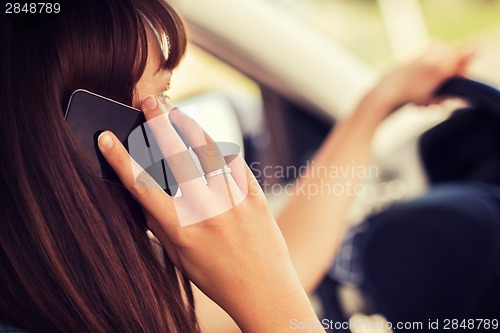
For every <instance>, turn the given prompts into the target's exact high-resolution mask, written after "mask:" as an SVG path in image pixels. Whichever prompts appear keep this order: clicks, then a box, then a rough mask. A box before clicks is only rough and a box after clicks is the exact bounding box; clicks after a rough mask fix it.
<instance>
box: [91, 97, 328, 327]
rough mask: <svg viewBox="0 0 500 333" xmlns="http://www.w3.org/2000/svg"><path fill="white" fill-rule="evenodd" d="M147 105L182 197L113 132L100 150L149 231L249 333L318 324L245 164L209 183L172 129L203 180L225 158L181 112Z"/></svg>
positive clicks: (239, 161)
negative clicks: (139, 209)
mask: <svg viewBox="0 0 500 333" xmlns="http://www.w3.org/2000/svg"><path fill="white" fill-rule="evenodd" d="M142 105H143V111H144V114H145V117H146V119H147V121H148V124H149V127H150V128H151V130H152V132H153V134H154V137H155V139H156V141H157V142H158V145H159V148H160V150H161V152H162V155H163V156H164V157H165V161H166V162H167V163H168V164H169V167H170V169H171V170H172V173H173V175H174V177H175V178H176V181H177V183H179V187H180V189H181V192H182V195H181V196H180V197H176V198H172V197H170V196H168V195H167V194H166V193H165V192H164V191H163V189H162V188H161V187H160V186H159V185H158V184H156V182H155V181H154V180H153V179H152V178H151V177H149V176H148V175H147V174H145V173H144V172H142V169H141V168H140V166H139V165H138V164H137V163H136V162H135V161H134V160H133V159H132V158H131V157H130V155H129V154H128V153H127V151H126V150H125V148H124V147H123V145H122V144H121V143H120V142H119V140H118V139H117V138H116V137H115V136H114V135H113V134H111V133H110V132H104V133H103V134H101V136H100V137H99V147H100V149H101V151H102V153H103V155H104V157H105V158H106V160H107V161H108V163H109V164H110V165H111V167H112V168H113V169H114V170H115V171H116V173H117V174H118V176H119V177H120V179H121V180H122V182H123V184H124V185H125V187H126V188H127V189H128V190H129V191H130V192H131V193H132V194H133V195H134V196H135V198H136V199H137V200H138V201H139V202H140V203H141V204H142V206H143V207H144V209H145V211H146V215H147V216H148V221H149V222H148V223H149V227H150V229H151V230H152V232H153V233H154V234H155V235H156V236H157V237H158V239H159V240H160V241H161V243H162V245H163V246H164V248H165V249H166V251H167V253H168V255H169V257H170V258H171V260H172V261H173V262H174V263H175V264H176V265H177V266H178V267H179V268H180V269H181V270H182V271H183V272H184V273H185V274H186V275H187V276H188V277H189V278H190V279H191V280H192V281H193V282H194V283H195V284H196V285H197V286H198V287H199V288H200V289H201V290H202V291H203V292H204V293H206V294H207V295H208V296H209V297H210V298H212V299H213V300H214V301H215V302H217V303H218V304H219V305H220V306H221V307H222V308H224V309H225V310H226V311H227V312H228V313H229V314H230V315H231V316H232V317H233V318H234V319H235V321H236V322H237V323H238V325H239V326H240V328H241V329H242V330H243V331H245V332H254V331H255V332H270V331H272V332H281V331H289V329H290V321H291V320H294V319H296V320H299V321H314V320H317V318H316V316H315V314H314V312H313V310H312V308H311V305H310V303H309V301H308V298H307V295H306V293H305V292H304V290H303V288H302V286H301V285H300V282H299V280H298V278H297V275H296V273H295V271H294V268H293V266H292V264H291V261H290V258H289V255H288V250H287V247H286V244H285V241H284V239H283V236H282V235H281V232H280V230H279V228H278V226H277V224H276V222H275V220H274V217H273V216H272V214H271V212H270V210H269V208H268V206H267V203H266V200H265V197H264V195H263V193H262V191H261V189H260V186H259V184H258V182H257V181H256V179H255V178H254V176H253V175H252V173H251V172H250V170H249V168H248V167H247V165H246V163H245V162H244V160H243V158H242V157H241V156H240V155H237V156H235V157H234V158H233V159H232V160H231V161H230V162H229V163H228V167H229V168H231V171H230V172H227V173H220V174H217V173H215V175H214V176H211V177H208V178H207V181H208V182H205V180H204V178H203V176H202V175H201V174H198V175H196V172H197V169H196V166H195V164H194V162H193V159H192V157H191V156H190V155H189V153H188V150H187V148H186V146H185V144H184V142H183V141H182V140H181V139H180V137H179V135H178V134H177V133H176V131H175V130H174V128H173V126H172V123H174V124H175V125H176V127H177V129H178V130H179V132H180V134H182V135H183V136H184V138H185V139H186V140H187V141H188V142H189V145H190V146H192V147H197V148H194V149H193V150H194V152H195V153H196V154H197V155H198V158H199V160H200V162H201V166H202V168H203V169H204V170H203V171H204V173H205V174H208V173H210V172H212V171H214V170H218V169H221V168H222V170H224V169H223V167H224V166H223V165H224V164H225V163H224V162H222V163H221V161H224V157H223V156H222V154H221V152H220V151H219V149H218V148H217V145H216V144H215V143H214V142H213V140H211V139H210V137H208V135H206V133H205V132H204V131H203V130H202V129H201V128H200V127H199V125H198V124H197V123H196V122H195V121H194V120H193V119H191V118H190V117H188V116H187V115H185V114H183V113H182V112H180V110H178V109H173V110H172V111H170V113H169V112H168V110H167V108H166V107H165V106H164V105H163V104H161V103H158V101H157V99H156V98H154V97H153V96H150V97H148V98H146V99H145V101H144V102H143V104H142ZM221 159H222V160H221ZM226 170H227V169H226ZM213 174H214V173H212V175H213ZM137 175H140V176H139V177H137ZM193 175H195V176H193ZM319 331H322V330H319Z"/></svg>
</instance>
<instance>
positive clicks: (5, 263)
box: [0, 0, 317, 333]
mask: <svg viewBox="0 0 500 333" xmlns="http://www.w3.org/2000/svg"><path fill="white" fill-rule="evenodd" d="M61 8H62V10H61V14H60V15H55V16H54V17H50V15H48V16H47V17H45V18H44V19H43V20H42V19H40V17H37V19H38V22H36V21H35V22H33V17H31V18H30V17H27V16H23V15H22V14H20V15H18V16H8V15H5V14H4V17H3V20H2V27H1V31H2V39H1V41H2V45H3V48H2V52H1V54H2V59H1V64H2V73H3V75H2V79H1V80H2V87H3V88H2V91H1V93H0V94H1V95H0V100H1V103H2V106H1V110H0V117H1V120H0V123H1V125H0V126H1V130H0V133H1V134H0V138H1V140H2V142H3V143H4V144H3V145H2V147H1V148H0V160H1V161H2V167H1V170H0V184H1V185H0V186H1V189H2V191H1V194H0V195H1V201H0V221H1V224H2V225H1V228H0V258H1V260H0V262H1V264H0V265H1V268H0V322H3V323H7V324H12V325H15V326H16V327H18V328H20V329H23V330H25V331H27V332H93V333H94V332H131V333H132V332H133V333H137V332H182V333H184V332H197V331H198V327H197V324H196V319H195V315H194V311H193V300H192V294H191V290H190V287H189V285H188V283H187V281H188V277H189V279H190V280H192V281H194V282H195V283H196V284H197V285H198V286H199V287H200V288H201V289H202V290H204V291H205V292H206V293H207V294H208V295H209V296H210V297H212V299H214V300H215V301H216V302H218V304H219V305H221V306H222V307H223V308H224V309H225V310H226V311H227V312H228V313H230V314H231V315H232V317H233V318H234V319H235V320H236V322H237V323H238V324H239V326H240V327H241V328H242V329H244V330H245V331H248V332H262V331H265V330H268V329H269V327H271V328H272V330H273V331H274V332H279V331H285V330H287V329H288V320H289V318H290V317H300V318H304V319H306V320H317V319H316V316H315V314H314V312H313V310H312V308H311V306H310V304H309V302H308V299H307V296H306V294H305V292H304V290H303V289H302V287H301V286H300V283H299V281H298V279H297V277H296V274H295V272H294V270H293V267H292V264H291V262H290V260H289V257H288V253H287V249H286V245H285V243H284V241H283V238H282V236H281V234H280V233H279V229H278V228H277V226H276V224H275V222H274V219H273V217H272V216H271V214H270V213H269V210H268V208H267V206H266V204H265V200H264V198H263V195H262V193H261V192H260V190H259V189H258V187H256V186H255V184H256V183H255V179H254V178H253V176H251V174H250V173H249V172H248V169H247V168H246V167H245V164H244V162H243V161H242V159H241V158H236V159H235V160H233V162H232V164H231V167H232V169H233V170H232V174H230V175H224V174H223V175H216V176H214V177H212V178H210V181H212V182H215V181H216V179H217V178H218V177H219V176H227V178H229V177H232V176H233V175H234V177H235V178H238V177H239V179H240V180H241V178H242V177H245V178H246V177H248V183H247V186H248V188H247V189H243V188H242V189H241V190H240V189H239V188H238V189H237V188H234V187H233V188H232V190H234V191H236V190H238V191H240V197H239V199H238V202H236V203H238V205H237V207H234V208H231V209H230V210H229V211H228V212H226V213H222V214H219V215H218V216H217V217H213V218H209V219H207V221H203V222H200V223H196V224H194V225H191V226H188V227H180V224H179V221H178V217H177V216H176V211H175V209H174V206H173V201H172V199H171V198H170V197H168V196H167V195H166V194H165V193H164V192H163V191H158V190H154V189H150V188H147V187H141V185H140V184H138V183H136V182H135V180H134V179H133V175H132V174H131V173H130V165H131V164H130V159H129V157H128V154H127V153H126V151H125V150H124V148H123V146H121V144H120V143H119V142H116V138H115V137H114V136H113V135H112V134H111V133H107V132H105V133H104V134H103V135H102V137H101V138H100V141H99V145H100V147H101V148H102V149H103V154H104V156H105V157H106V158H107V159H108V161H109V162H110V164H111V166H113V167H114V168H115V169H116V171H117V173H118V174H119V175H120V177H121V179H122V181H123V183H124V184H125V185H126V186H127V189H128V190H127V189H123V188H118V187H116V186H113V185H108V184H105V183H103V182H102V181H100V180H99V179H97V178H96V177H95V176H94V175H93V174H92V172H91V169H90V167H89V166H88V165H87V163H86V161H85V159H84V158H83V157H82V155H81V152H80V151H79V149H78V147H77V146H76V144H75V142H74V141H73V139H72V137H71V134H70V133H69V132H68V129H67V127H66V126H65V123H64V119H63V114H64V110H65V109H64V108H65V103H66V101H67V100H68V97H69V96H70V94H71V92H72V91H73V90H75V89H77V88H83V89H88V90H90V91H93V92H96V93H99V94H101V95H104V96H107V97H110V98H112V99H115V100H117V101H120V102H122V103H125V104H129V105H134V106H138V107H141V101H142V100H143V99H145V102H144V103H142V104H143V105H142V108H143V109H144V110H145V115H146V118H147V119H151V118H154V117H155V116H158V115H160V114H162V113H166V111H167V110H166V107H165V106H164V105H162V104H161V103H158V99H157V98H156V97H155V96H153V95H157V94H160V93H161V92H162V90H164V89H165V86H167V85H168V80H169V76H170V72H171V70H172V69H173V68H174V67H175V66H176V65H177V64H178V62H179V60H180V58H181V57H182V54H183V52H184V48H185V43H186V39H185V32H184V30H183V26H182V23H181V21H180V19H179V17H178V16H177V15H176V13H175V12H174V11H173V10H172V9H171V8H170V7H169V6H168V5H167V4H165V3H163V2H161V1H152V0H142V1H141V0H138V1H127V0H120V1H111V0H104V1H103V0H90V1H79V2H74V3H71V4H70V3H69V2H63V4H62V6H61ZM155 35H156V36H159V37H165V38H159V41H160V42H165V39H167V40H168V43H166V44H160V43H159V41H158V40H157V38H156V37H155ZM161 46H163V51H166V52H168V54H167V57H165V55H164V53H162V48H161ZM165 54H166V53H165ZM148 96H149V97H148ZM146 97H147V98H146ZM174 113H175V112H174ZM179 119H181V121H180V122H181V123H182V119H184V118H182V117H179ZM168 126H170V127H168ZM167 127H168V128H171V125H170V123H168V125H167ZM195 127H196V124H195V123H193V122H191V121H187V123H186V127H185V131H186V133H189V131H190V129H192V128H195ZM195 130H196V128H195ZM175 139H178V137H177V138H172V140H175ZM113 142H114V143H115V144H112V143H113ZM175 144H177V145H178V144H181V142H179V141H173V142H172V145H175ZM237 175H238V177H237ZM130 177H132V178H130ZM218 179H219V180H220V177H219V178H218ZM198 180H200V179H198ZM209 183H210V182H209ZM233 183H234V182H233ZM197 185H200V184H197ZM209 185H210V184H209ZM233 185H234V184H233ZM252 185H253V187H252ZM204 186H205V187H206V188H203V189H201V187H200V188H199V189H198V191H205V192H206V195H207V200H208V202H207V203H201V204H200V205H199V207H201V208H202V209H204V208H207V207H206V206H208V207H211V206H216V205H217V204H218V203H219V202H220V201H221V200H222V199H221V198H219V197H215V196H214V195H213V193H211V192H209V190H211V188H210V187H209V186H206V185H205V184H204ZM245 190H246V191H248V194H247V196H246V198H245V197H244V196H243V195H242V194H241V193H243V192H244V191H245ZM129 191H130V192H131V193H132V195H131V193H130V192H129ZM189 193H190V192H189V190H186V193H184V194H183V196H184V195H185V196H187V195H188V194H189ZM195 194H198V193H195ZM145 216H148V219H147V221H146V218H145ZM256 219H257V220H258V221H257V222H255V220H256ZM235 222H238V223H235ZM148 224H149V228H148ZM148 229H152V230H153V231H154V232H155V233H156V235H157V236H158V238H159V239H160V240H161V242H162V245H163V246H164V247H165V248H166V249H167V252H168V255H166V256H165V257H164V260H163V259H161V258H159V257H158V256H157V255H156V252H155V247H154V246H153V245H152V244H151V241H150V238H149V237H148V234H147V230H148ZM243 238H244V239H245V242H244V244H245V247H241V246H239V245H240V244H241V243H242V242H241V240H242V239H243ZM268 253H273V256H272V257H269V256H268V255H267V254H268ZM172 262H174V263H175V264H176V266H177V267H178V268H180V269H178V268H176V267H175V266H174V265H173V263H172ZM228 264H230V265H231V266H229V265H228ZM262 276H267V277H269V278H270V280H269V282H267V281H263V280H262V279H260V277H262ZM277 280H279V281H280V284H279V285H278V286H276V285H275V284H274V282H273V281H277ZM257 311H259V315H258V316H257Z"/></svg>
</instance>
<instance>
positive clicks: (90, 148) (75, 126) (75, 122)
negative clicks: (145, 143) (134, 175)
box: [64, 89, 146, 185]
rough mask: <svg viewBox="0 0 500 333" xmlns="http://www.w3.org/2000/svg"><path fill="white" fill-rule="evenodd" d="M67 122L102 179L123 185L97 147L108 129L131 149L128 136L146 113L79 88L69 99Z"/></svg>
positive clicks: (93, 168) (141, 122) (96, 173)
mask: <svg viewBox="0 0 500 333" xmlns="http://www.w3.org/2000/svg"><path fill="white" fill-rule="evenodd" d="M64 119H65V121H66V124H67V125H68V127H69V129H70V131H71V133H72V134H73V136H74V138H75V140H76V142H77V143H78V145H79V146H80V148H81V149H82V150H83V152H84V154H85V156H86V157H87V159H88V160H89V161H90V164H91V166H92V170H93V172H94V174H95V175H96V176H97V177H99V178H100V179H102V180H104V181H106V182H109V183H113V184H116V185H122V184H121V181H120V179H119V178H118V176H117V175H116V173H115V172H114V171H113V169H112V168H111V167H110V166H109V165H108V163H107V162H106V160H105V159H104V157H103V156H102V154H101V152H100V151H99V148H98V146H97V138H98V137H99V135H100V134H101V133H102V132H103V131H104V130H110V131H112V132H113V133H114V134H115V135H116V137H117V138H118V139H119V140H120V141H121V142H122V143H123V144H124V146H125V147H126V148H127V150H128V142H127V141H128V140H127V138H128V136H129V134H130V133H131V132H132V131H133V130H134V129H135V128H137V127H139V126H141V125H142V124H143V123H144V122H145V121H146V120H145V118H144V115H143V114H142V112H140V111H139V110H137V109H134V108H132V107H130V106H128V105H125V104H122V103H119V102H116V101H113V100H111V99H109V98H106V97H103V96H100V95H97V94H95V93H92V92H90V91H87V90H83V89H78V90H75V91H74V92H73V93H72V94H71V97H70V99H69V102H68V107H67V109H66V114H65V116H64Z"/></svg>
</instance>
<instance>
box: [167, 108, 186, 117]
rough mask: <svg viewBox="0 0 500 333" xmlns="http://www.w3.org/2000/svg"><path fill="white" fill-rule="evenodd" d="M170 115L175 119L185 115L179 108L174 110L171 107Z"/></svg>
mask: <svg viewBox="0 0 500 333" xmlns="http://www.w3.org/2000/svg"><path fill="white" fill-rule="evenodd" d="M170 114H171V115H172V116H175V117H178V116H185V115H186V113H185V112H184V111H182V110H181V109H179V108H176V107H173V108H172V109H171V110H170Z"/></svg>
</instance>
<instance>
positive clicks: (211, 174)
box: [205, 165, 231, 178]
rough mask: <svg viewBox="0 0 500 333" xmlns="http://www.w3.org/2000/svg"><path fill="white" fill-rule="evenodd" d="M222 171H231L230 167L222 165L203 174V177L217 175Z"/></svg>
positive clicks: (222, 172)
mask: <svg viewBox="0 0 500 333" xmlns="http://www.w3.org/2000/svg"><path fill="white" fill-rule="evenodd" d="M224 173H231V168H230V167H228V166H227V165H224V167H223V168H220V169H217V170H214V171H211V172H209V173H206V174H205V177H206V178H209V177H213V176H218V175H222V174H224Z"/></svg>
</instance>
